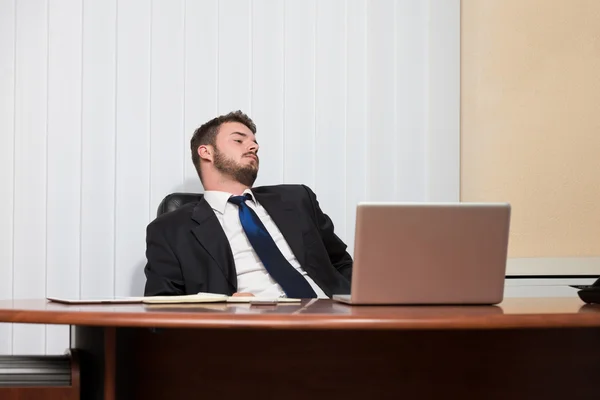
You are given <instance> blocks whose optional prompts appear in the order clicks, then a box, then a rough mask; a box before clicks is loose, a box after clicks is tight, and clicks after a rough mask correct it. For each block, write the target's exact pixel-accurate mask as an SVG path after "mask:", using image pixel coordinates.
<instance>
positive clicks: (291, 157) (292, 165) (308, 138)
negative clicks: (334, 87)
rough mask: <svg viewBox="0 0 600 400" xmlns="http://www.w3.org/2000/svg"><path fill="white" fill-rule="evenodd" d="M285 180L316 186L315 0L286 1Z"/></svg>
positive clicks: (284, 34) (286, 181)
mask: <svg viewBox="0 0 600 400" xmlns="http://www.w3.org/2000/svg"><path fill="white" fill-rule="evenodd" d="M284 6H285V11H284V22H283V25H284V33H283V36H284V38H285V42H284V67H283V68H284V77H285V81H284V89H283V91H284V99H283V104H284V126H283V137H284V139H283V181H284V183H304V184H305V185H308V186H310V187H311V188H314V187H315V51H316V49H315V41H316V37H315V34H316V18H315V17H316V2H315V0H307V1H302V2H300V1H294V0H285V4H284Z"/></svg>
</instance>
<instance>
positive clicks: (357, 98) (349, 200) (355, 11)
mask: <svg viewBox="0 0 600 400" xmlns="http://www.w3.org/2000/svg"><path fill="white" fill-rule="evenodd" d="M367 1H368V0H349V1H348V2H347V11H346V21H347V22H346V44H345V47H346V57H347V62H346V124H345V125H346V148H345V152H346V165H345V173H346V238H345V239H346V243H347V244H348V252H349V253H350V254H354V226H355V224H356V204H358V202H360V201H364V200H366V199H367V165H368V163H367V150H368V149H367V142H368V131H367V35H366V33H367V17H366V15H367V14H366V12H367Z"/></svg>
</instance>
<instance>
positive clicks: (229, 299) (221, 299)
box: [46, 293, 300, 305]
mask: <svg viewBox="0 0 600 400" xmlns="http://www.w3.org/2000/svg"><path fill="white" fill-rule="evenodd" d="M46 299H47V300H49V301H51V302H54V303H62V304H79V305H85V304H135V303H145V304H183V303H251V304H252V303H256V304H277V303H298V302H300V299H292V298H271V297H269V298H267V297H255V296H235V297H234V296H227V295H225V294H215V293H197V294H190V295H183V296H146V297H117V298H102V299H70V298H64V297H47V298H46Z"/></svg>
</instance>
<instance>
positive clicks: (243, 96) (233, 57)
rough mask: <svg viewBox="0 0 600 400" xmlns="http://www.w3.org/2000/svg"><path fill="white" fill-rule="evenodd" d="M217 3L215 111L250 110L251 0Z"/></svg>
mask: <svg viewBox="0 0 600 400" xmlns="http://www.w3.org/2000/svg"><path fill="white" fill-rule="evenodd" d="M218 5H219V7H218V18H219V19H218V21H219V26H218V28H219V30H218V43H219V46H218V53H219V59H218V62H219V64H218V65H219V70H218V74H217V76H218V79H219V87H218V88H219V91H218V94H217V99H218V113H219V114H226V113H228V112H230V111H235V110H238V109H239V110H242V111H245V112H247V113H250V112H251V110H250V98H251V91H252V87H251V86H252V78H251V77H252V61H251V52H252V41H251V38H252V26H251V23H250V16H251V13H252V10H251V2H250V1H248V0H220V1H219V3H218Z"/></svg>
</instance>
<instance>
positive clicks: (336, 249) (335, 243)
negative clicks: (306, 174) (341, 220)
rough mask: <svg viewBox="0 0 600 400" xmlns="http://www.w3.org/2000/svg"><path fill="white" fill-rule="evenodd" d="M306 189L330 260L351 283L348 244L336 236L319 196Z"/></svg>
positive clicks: (305, 187) (350, 262)
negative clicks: (320, 204) (320, 203)
mask: <svg viewBox="0 0 600 400" xmlns="http://www.w3.org/2000/svg"><path fill="white" fill-rule="evenodd" d="M303 187H304V189H306V191H307V192H308V197H309V199H310V201H311V204H312V207H313V211H314V214H315V221H316V224H317V228H318V229H319V234H320V235H321V240H323V243H324V244H325V248H326V249H327V253H328V254H329V260H330V261H331V263H332V264H333V266H334V267H335V268H336V269H337V270H338V272H339V273H340V274H342V276H344V277H345V278H346V279H348V281H349V282H351V281H352V257H351V256H350V254H348V252H347V251H346V248H347V247H348V246H346V244H345V243H344V242H343V241H342V240H341V239H340V238H339V237H338V236H337V235H336V234H335V232H334V227H333V222H332V221H331V219H330V218H329V217H328V216H327V214H325V213H323V211H321V208H320V207H319V202H318V201H317V196H316V195H315V193H314V192H313V191H312V190H310V188H308V187H307V186H304V185H303Z"/></svg>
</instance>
